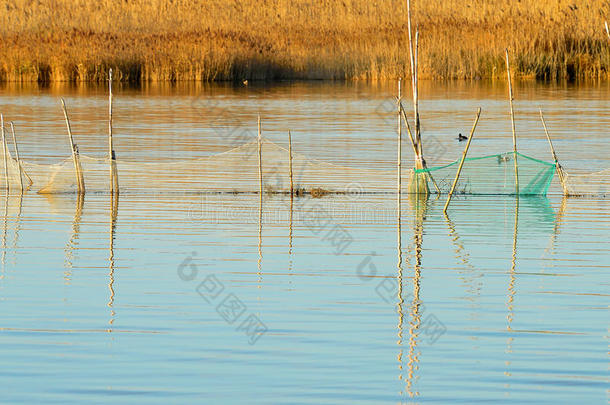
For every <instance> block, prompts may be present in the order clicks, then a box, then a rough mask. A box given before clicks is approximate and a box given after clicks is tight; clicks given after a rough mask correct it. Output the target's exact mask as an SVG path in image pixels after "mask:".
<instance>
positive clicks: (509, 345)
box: [504, 195, 519, 388]
mask: <svg viewBox="0 0 610 405" xmlns="http://www.w3.org/2000/svg"><path fill="white" fill-rule="evenodd" d="M518 224H519V195H517V196H516V198H515V225H514V229H513V252H512V257H511V265H510V273H509V275H510V277H509V283H508V300H507V302H506V308H507V310H508V314H507V316H506V321H507V324H506V330H507V331H508V333H509V334H510V335H509V336H508V339H507V341H506V353H507V354H509V355H510V353H512V352H513V340H514V337H513V336H512V322H513V319H514V313H513V307H514V300H515V294H516V292H517V290H516V289H515V282H516V267H517V229H518ZM510 365H511V361H510V360H506V371H505V372H504V375H506V376H508V377H510V376H511V372H510ZM509 387H510V385H507V388H509Z"/></svg>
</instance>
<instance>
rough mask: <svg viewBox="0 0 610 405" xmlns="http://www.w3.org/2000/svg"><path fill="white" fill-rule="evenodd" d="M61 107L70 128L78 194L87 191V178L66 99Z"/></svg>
mask: <svg viewBox="0 0 610 405" xmlns="http://www.w3.org/2000/svg"><path fill="white" fill-rule="evenodd" d="M61 108H62V109H63V111H64V118H65V119H66V128H68V139H69V140H70V149H71V150H72V161H73V162H74V173H76V184H77V186H78V194H84V193H85V180H84V179H83V171H82V167H81V165H80V160H79V156H78V147H77V146H76V145H75V144H74V138H73V137H72V127H71V126H70V118H68V110H67V109H66V103H65V102H64V99H63V98H62V99H61Z"/></svg>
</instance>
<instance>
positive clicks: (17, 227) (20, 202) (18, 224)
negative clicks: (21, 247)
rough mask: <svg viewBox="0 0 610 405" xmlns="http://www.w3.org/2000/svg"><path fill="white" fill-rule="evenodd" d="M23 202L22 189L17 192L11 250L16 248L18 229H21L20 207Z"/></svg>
mask: <svg viewBox="0 0 610 405" xmlns="http://www.w3.org/2000/svg"><path fill="white" fill-rule="evenodd" d="M22 204H23V191H21V192H20V193H19V200H18V204H17V221H16V223H15V234H14V235H13V250H17V245H18V243H19V231H20V230H21V208H22Z"/></svg>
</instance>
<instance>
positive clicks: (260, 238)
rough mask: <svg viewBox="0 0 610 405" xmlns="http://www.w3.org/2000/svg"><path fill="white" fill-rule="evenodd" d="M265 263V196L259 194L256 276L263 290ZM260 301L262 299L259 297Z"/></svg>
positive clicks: (259, 286)
mask: <svg viewBox="0 0 610 405" xmlns="http://www.w3.org/2000/svg"><path fill="white" fill-rule="evenodd" d="M262 262H263V194H262V193H259V198H258V259H257V260H256V268H257V271H256V274H257V275H258V288H261V282H262V281H263V275H262ZM259 299H260V297H259Z"/></svg>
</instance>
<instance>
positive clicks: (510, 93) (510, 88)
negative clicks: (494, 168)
mask: <svg viewBox="0 0 610 405" xmlns="http://www.w3.org/2000/svg"><path fill="white" fill-rule="evenodd" d="M506 74H507V75H508V99H509V101H510V121H511V124H512V130H513V152H514V154H515V156H514V159H515V194H517V195H519V166H518V164H517V134H516V131H515V110H514V108H513V84H512V82H511V78H510V62H509V60H508V48H507V49H506Z"/></svg>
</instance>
